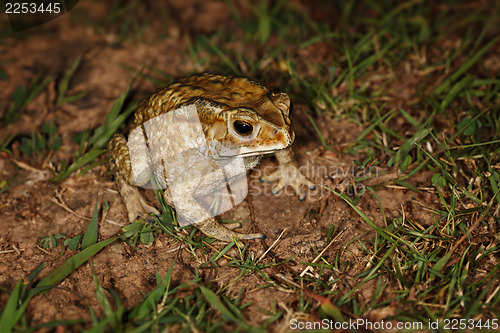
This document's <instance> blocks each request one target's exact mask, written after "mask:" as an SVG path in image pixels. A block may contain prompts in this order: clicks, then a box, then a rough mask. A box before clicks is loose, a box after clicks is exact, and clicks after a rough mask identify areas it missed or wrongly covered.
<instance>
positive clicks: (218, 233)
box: [194, 217, 266, 243]
mask: <svg viewBox="0 0 500 333" xmlns="http://www.w3.org/2000/svg"><path fill="white" fill-rule="evenodd" d="M194 226H195V227H196V228H197V229H198V230H200V231H201V232H203V233H204V234H205V235H207V236H210V237H212V238H215V239H218V240H220V241H223V242H226V243H230V242H232V241H234V240H236V241H238V240H240V239H266V236H264V235H263V234H240V233H237V232H234V231H232V230H229V229H227V228H226V227H224V226H222V225H220V224H219V223H218V222H217V221H216V220H215V218H213V217H211V218H209V219H208V220H205V221H203V222H200V223H197V224H195V225H194Z"/></svg>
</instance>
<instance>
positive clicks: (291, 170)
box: [260, 165, 316, 201]
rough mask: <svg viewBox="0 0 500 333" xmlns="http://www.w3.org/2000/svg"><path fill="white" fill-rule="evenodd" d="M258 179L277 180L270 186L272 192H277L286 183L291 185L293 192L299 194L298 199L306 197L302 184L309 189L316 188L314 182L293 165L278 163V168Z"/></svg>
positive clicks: (302, 199)
mask: <svg viewBox="0 0 500 333" xmlns="http://www.w3.org/2000/svg"><path fill="white" fill-rule="evenodd" d="M260 179H261V180H262V181H268V182H274V181H278V183H277V184H275V185H274V186H273V188H272V192H273V194H278V193H279V192H280V191H281V190H282V189H283V188H284V187H285V186H287V185H289V186H291V187H292V188H293V190H294V191H295V193H297V195H298V196H299V200H300V201H304V200H305V199H306V194H305V192H304V191H303V190H302V185H306V186H307V187H308V188H309V189H310V190H314V189H315V188H316V184H314V183H313V182H312V181H310V180H309V179H307V177H306V176H304V175H303V174H302V172H300V170H299V168H298V167H296V166H295V165H290V166H281V165H280V166H279V167H278V169H277V170H276V171H274V172H273V173H271V174H270V175H269V176H262V177H261V178H260Z"/></svg>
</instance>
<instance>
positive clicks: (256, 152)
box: [218, 147, 286, 159]
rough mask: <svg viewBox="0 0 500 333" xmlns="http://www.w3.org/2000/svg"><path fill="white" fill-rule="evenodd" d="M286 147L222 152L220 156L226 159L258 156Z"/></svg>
mask: <svg viewBox="0 0 500 333" xmlns="http://www.w3.org/2000/svg"><path fill="white" fill-rule="evenodd" d="M285 148H286V147H282V148H278V149H277V148H270V149H266V150H254V151H246V152H245V151H243V152H239V153H237V154H224V153H220V154H218V156H219V157H220V158H221V159H225V158H237V157H250V156H257V155H265V154H271V153H274V152H277V151H278V150H281V149H285Z"/></svg>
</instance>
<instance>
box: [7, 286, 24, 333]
mask: <svg viewBox="0 0 500 333" xmlns="http://www.w3.org/2000/svg"><path fill="white" fill-rule="evenodd" d="M21 293H22V283H21V280H19V281H17V283H16V286H15V287H14V290H13V291H12V293H11V294H10V297H9V300H8V301H7V304H6V305H5V308H4V309H3V311H2V316H0V332H5V333H9V332H12V328H14V325H16V323H17V321H18V320H19V318H20V317H19V318H17V314H18V313H19V311H18V309H17V306H18V303H19V301H20V298H21ZM25 303H26V304H27V303H28V302H25ZM20 313H21V314H22V311H21V312H20Z"/></svg>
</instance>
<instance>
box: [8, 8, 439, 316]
mask: <svg viewBox="0 0 500 333" xmlns="http://www.w3.org/2000/svg"><path fill="white" fill-rule="evenodd" d="M185 2H186V1H182V3H185ZM179 3H180V2H179ZM200 3H201V2H200ZM222 3H223V2H218V1H208V2H206V3H205V4H204V5H203V6H206V8H203V10H200V12H204V13H211V12H217V13H218V14H217V15H208V14H206V15H201V16H198V17H197V19H196V20H194V22H196V23H193V24H187V23H186V22H193V17H194V16H195V15H197V14H196V13H194V12H193V13H191V12H189V11H186V12H183V14H182V15H179V17H176V18H174V19H172V20H170V21H169V22H168V24H167V25H166V26H163V25H162V22H161V21H160V20H155V21H153V22H152V23H151V24H150V25H149V26H148V27H147V32H146V33H144V34H143V35H142V36H141V37H140V38H135V39H134V38H133V39H131V40H129V41H124V42H121V41H120V42H118V40H119V36H118V34H119V32H117V31H115V30H113V29H110V30H109V31H96V29H95V28H94V27H93V26H92V25H90V24H88V23H87V22H88V21H90V20H93V21H97V22H102V21H103V20H104V19H105V17H106V15H107V13H108V12H109V10H110V9H109V5H104V4H102V3H100V2H97V1H91V2H87V1H81V2H80V3H79V4H78V5H77V7H75V8H74V9H73V10H72V11H71V12H70V13H68V14H66V15H64V16H62V17H60V18H58V19H56V20H54V21H51V22H48V23H46V24H44V25H42V26H39V27H36V28H33V29H32V30H31V31H30V32H29V33H28V34H24V33H19V34H14V35H12V37H8V38H4V39H3V42H2V44H1V45H0V62H4V63H8V65H6V66H5V67H4V68H5V71H6V73H7V74H8V76H9V79H8V81H0V86H1V89H0V101H2V104H3V107H4V108H6V106H7V105H8V103H9V102H8V101H9V98H10V96H11V95H12V94H13V92H14V90H15V88H16V87H17V86H22V85H29V84H30V83H31V82H32V80H33V78H35V77H36V76H38V75H39V74H42V73H43V75H47V76H53V77H61V76H62V75H63V73H64V71H66V69H67V68H69V67H70V65H71V63H72V62H73V61H74V59H75V58H76V57H77V56H78V55H81V54H83V60H82V63H81V67H80V68H79V69H78V71H77V72H76V75H75V77H74V79H73V81H72V82H71V90H70V93H76V92H80V91H87V92H88V94H87V96H86V97H85V98H83V99H80V100H78V101H76V102H74V103H66V104H63V105H62V106H55V103H54V100H55V99H56V85H57V81H55V82H52V83H50V84H49V86H48V88H47V89H45V90H44V91H43V92H42V93H41V94H40V95H39V96H38V97H37V98H36V99H35V100H34V101H33V102H32V103H30V104H29V105H28V106H27V108H26V109H25V111H24V112H23V113H22V115H21V116H20V118H19V119H18V120H17V121H16V122H15V123H13V124H11V125H8V126H7V127H5V126H4V127H3V128H0V132H4V131H7V132H8V133H16V132H22V133H26V134H29V133H32V132H33V131H34V130H40V126H41V125H42V124H43V123H45V122H49V121H52V122H54V123H55V124H56V126H57V129H58V133H59V134H60V135H61V137H62V146H61V148H59V149H58V150H57V151H55V152H53V153H50V154H49V153H44V154H37V155H35V156H34V157H27V156H26V155H23V154H22V153H21V152H20V151H19V143H18V142H14V143H13V145H12V151H13V152H14V156H10V155H8V154H1V155H0V180H6V179H12V178H14V183H13V184H14V186H12V187H11V188H10V189H9V190H7V191H5V192H3V193H0V216H1V219H0V250H1V251H0V263H1V265H0V287H2V288H5V289H6V290H12V289H13V288H14V286H15V284H16V281H17V280H19V279H22V280H24V281H26V280H27V276H28V274H29V273H30V272H31V271H32V270H34V269H35V268H36V267H37V266H38V265H39V264H40V263H42V262H46V263H48V265H47V268H46V269H44V270H43V271H42V272H41V274H40V277H44V276H46V275H47V274H48V273H49V272H50V271H51V270H52V269H53V268H55V267H57V266H58V265H60V264H61V263H62V262H64V260H66V259H67V258H68V257H70V256H71V255H72V254H73V252H72V251H70V250H67V249H66V250H65V248H64V247H63V246H62V242H60V244H59V246H58V247H57V248H55V249H44V248H42V247H40V246H39V242H40V239H41V238H42V237H43V236H47V235H53V234H58V233H65V234H67V237H70V236H73V235H76V234H81V233H83V232H84V231H85V229H86V227H87V225H88V222H89V218H90V216H91V215H92V212H93V209H94V206H95V204H96V200H97V199H98V198H99V200H100V201H101V202H108V203H109V205H110V208H109V211H108V212H107V215H106V218H105V219H104V220H103V221H102V222H101V224H100V226H99V236H100V239H105V238H108V237H110V236H112V235H114V234H116V233H117V232H118V231H120V229H121V227H122V226H124V225H125V224H126V223H127V214H126V210H125V207H124V205H123V204H122V202H121V199H120V197H119V195H118V193H117V191H116V186H115V184H114V182H113V179H112V177H111V174H110V172H109V167H108V165H106V164H105V165H101V166H98V167H95V168H94V169H92V170H91V171H89V172H87V173H86V174H84V175H83V176H81V177H77V176H76V174H73V175H72V176H71V177H70V178H69V179H67V180H66V181H64V182H63V183H62V184H54V183H52V182H50V181H48V179H49V178H50V177H51V173H50V172H47V170H51V169H52V170H53V169H57V168H58V166H59V165H60V163H61V161H70V160H71V158H72V157H73V156H74V153H75V152H76V151H77V149H78V145H77V144H76V143H75V142H74V141H73V139H72V138H73V136H74V135H75V134H76V133H79V132H81V131H83V130H86V129H94V128H96V127H98V126H99V125H101V124H102V123H104V121H105V117H106V114H107V112H108V111H109V110H110V108H111V105H112V103H113V101H114V100H115V99H116V98H117V97H118V96H119V95H120V94H121V93H122V92H123V91H124V90H125V89H126V87H127V86H128V84H129V82H130V81H131V80H132V79H133V77H134V73H132V72H131V71H128V70H126V69H125V68H124V66H122V64H124V65H127V66H130V67H132V68H140V67H141V66H143V64H149V65H153V66H155V67H157V68H160V69H161V70H163V71H165V72H166V73H168V74H169V75H172V76H174V77H176V76H182V75H185V74H186V73H193V72H202V71H210V68H208V67H204V66H203V65H200V64H196V63H193V61H192V60H191V59H190V58H189V56H188V46H187V43H186V36H188V35H189V36H193V35H194V34H203V33H210V32H211V31H213V30H214V29H215V27H220V25H221V24H224V22H225V20H226V19H227V18H228V17H229V16H230V13H229V11H228V10H227V8H226V7H225V6H223V5H222ZM170 6H171V8H174V9H175V8H176V7H175V6H179V4H178V3H177V2H176V1H172V2H171V5H170ZM140 15H141V12H140V11H139V13H138V16H140ZM4 23H5V22H4ZM4 26H5V24H4ZM187 27H189V28H187ZM304 52H306V51H304ZM311 57H313V56H311ZM264 84H266V85H267V86H269V87H270V88H276V86H273V85H275V84H276V83H275V82H264ZM155 88H156V87H155V85H154V84H153V83H151V82H150V81H147V80H144V79H139V81H138V82H136V84H135V85H134V88H133V96H132V98H133V99H141V98H144V97H146V96H147V95H148V93H150V92H152V91H153V90H154V89H155ZM306 112H308V113H311V112H310V110H309V109H308V107H307V106H305V105H301V104H300V103H296V105H295V109H294V113H293V122H294V124H295V131H296V133H297V140H296V142H295V143H294V149H295V151H296V154H297V156H298V158H299V161H300V164H301V165H303V166H305V167H306V168H307V171H308V174H309V176H310V177H311V178H312V179H313V180H314V181H316V182H318V183H320V184H323V185H330V186H337V188H339V189H343V190H344V191H347V188H348V187H347V185H348V184H349V182H350V180H351V178H352V172H353V170H354V169H353V168H354V164H353V159H355V158H356V159H359V156H349V155H347V156H346V155H338V154H334V153H332V152H330V151H325V150H324V149H323V148H321V143H320V141H319V139H318V136H317V135H316V133H315V130H314V129H313V127H312V126H310V122H309V120H308V118H307V116H306ZM311 114H312V113H311ZM316 120H317V123H318V124H320V130H321V132H322V133H323V135H324V137H325V139H326V140H327V141H328V142H331V143H334V144H337V145H338V146H339V147H343V146H347V145H349V144H350V143H351V142H353V141H354V140H355V138H356V137H357V135H359V134H360V133H361V132H362V131H363V128H360V127H358V126H357V125H354V124H353V123H350V122H347V121H340V122H338V121H333V120H331V118H329V117H327V116H324V117H323V118H321V119H316ZM276 164H277V163H276V160H275V159H274V158H272V157H270V158H266V159H265V160H263V162H262V163H261V164H260V166H259V167H258V168H257V169H256V170H255V171H254V172H253V173H252V174H251V175H250V192H251V196H250V197H249V198H248V199H247V200H246V201H245V202H243V203H242V204H240V205H239V206H238V207H236V208H235V209H233V210H231V211H229V212H227V213H225V214H224V215H223V216H222V217H223V218H227V219H233V220H239V221H250V222H249V223H245V226H244V229H243V230H252V231H253V232H261V233H264V234H265V235H267V237H268V238H267V240H266V241H265V244H267V246H270V245H271V244H273V242H274V241H275V240H277V239H278V237H280V235H281V238H280V240H279V241H278V242H277V244H276V245H275V246H274V247H273V249H272V256H273V257H274V258H275V259H276V260H285V259H289V258H291V257H294V259H293V261H292V262H291V265H289V268H290V270H291V271H292V272H293V274H294V275H298V274H300V273H301V272H302V271H303V270H304V269H305V268H306V266H305V265H303V264H301V262H311V261H312V260H314V258H315V257H316V256H317V252H315V251H314V250H313V249H315V250H316V251H318V252H319V251H320V250H322V249H324V248H325V246H326V245H327V243H326V240H325V239H326V238H325V234H326V232H327V230H328V228H329V227H330V226H331V225H334V226H335V230H336V234H338V233H340V237H339V238H338V239H337V240H336V241H335V242H334V243H333V244H332V245H331V246H330V247H329V248H328V249H327V250H326V252H325V255H324V256H325V258H332V259H333V258H334V257H335V256H336V255H338V254H340V256H341V257H342V260H343V265H342V267H343V269H344V270H343V271H340V272H336V271H324V272H323V276H322V278H323V279H324V280H325V281H327V280H328V279H330V278H334V277H338V276H340V275H343V276H345V277H346V278H345V279H343V280H342V284H337V285H335V288H337V289H338V290H339V293H340V294H342V293H343V291H348V290H351V288H352V287H353V286H355V285H357V283H359V281H360V279H357V278H355V277H354V276H355V275H356V274H358V273H360V272H363V271H364V270H366V267H367V264H368V261H369V259H370V258H367V257H365V256H364V253H365V252H364V251H363V250H362V249H361V245H360V243H359V242H356V241H353V240H355V239H359V240H361V241H363V242H366V243H367V244H371V243H372V242H373V238H374V232H373V231H372V230H371V229H370V228H369V227H368V226H367V225H366V224H365V223H362V222H361V220H360V217H359V215H357V214H356V213H355V212H354V211H353V210H352V209H351V208H350V207H349V206H348V205H347V204H346V203H345V202H343V201H342V200H340V199H339V198H338V197H336V196H334V195H332V194H331V193H329V192H328V191H326V190H324V189H322V188H319V190H316V191H310V192H309V193H308V197H307V199H306V200H305V201H304V202H299V200H298V199H297V197H296V196H295V195H293V194H292V193H288V192H285V193H281V194H279V195H272V194H270V185H269V184H266V183H260V182H258V181H256V180H257V176H258V175H259V174H260V173H261V172H269V171H270V170H271V168H272V167H274V166H276ZM383 171H385V170H382V169H373V170H372V172H383ZM387 177H391V176H387ZM376 182H381V179H377V180H376ZM409 182H410V183H411V184H412V185H414V186H417V187H426V186H430V177H429V176H426V175H425V173H424V174H420V175H419V176H418V178H412V179H410V180H409ZM360 190H361V189H360ZM425 193H426V194H425V195H424V194H422V195H418V194H415V193H410V192H407V191H405V190H403V189H401V188H397V187H393V188H390V187H384V188H379V189H378V190H377V194H378V196H379V198H380V201H381V205H382V206H383V207H384V210H385V213H386V218H387V219H388V220H390V219H392V218H394V217H397V216H400V215H401V211H402V210H404V212H405V213H406V214H407V215H408V216H409V217H411V218H412V219H413V220H414V221H418V223H420V224H421V225H423V226H426V225H429V224H430V223H432V222H433V216H432V214H431V213H430V212H429V211H427V210H424V209H422V207H433V206H435V205H437V204H438V198H437V197H436V196H434V195H433V194H432V192H428V191H426V192H425ZM151 198H152V196H151ZM358 204H359V207H361V208H362V210H363V212H365V213H366V214H367V215H368V216H369V217H370V218H371V219H373V220H374V221H375V222H376V223H377V224H378V225H380V226H383V225H384V220H383V218H382V214H381V210H380V207H379V204H378V202H377V200H376V199H375V197H374V196H373V195H372V194H370V193H366V194H365V195H364V196H363V197H362V200H360V201H359V203H358ZM215 246H216V247H220V246H222V244H218V243H216V244H215ZM264 251H265V247H264V246H263V243H262V242H261V241H251V242H250V252H251V253H253V254H254V255H255V257H260V256H262V254H263V253H264ZM212 254H213V252H211V250H209V249H207V250H205V251H201V250H199V251H197V252H196V257H194V256H193V254H192V253H191V252H190V251H188V249H186V247H185V246H184V245H183V244H182V243H179V242H177V241H175V240H173V239H172V238H170V237H168V236H167V235H166V234H162V235H157V236H156V238H155V242H154V243H153V244H151V245H149V246H145V245H138V246H137V247H136V248H130V247H128V246H127V245H125V244H123V243H118V242H117V243H115V244H113V245H111V246H108V247H106V248H105V249H104V250H103V251H102V252H100V253H99V254H97V255H96V256H95V257H94V258H93V259H92V260H93V262H94V266H95V271H96V273H97V276H98V278H99V279H100V281H101V283H102V285H103V286H104V287H105V288H110V289H113V290H115V291H116V292H117V293H118V294H119V295H120V297H121V299H122V301H123V302H124V305H125V306H131V305H134V304H136V303H137V302H138V301H139V300H140V299H141V297H142V293H145V292H148V291H150V290H151V289H152V288H154V287H155V272H156V271H158V272H159V273H160V275H162V276H163V275H165V273H166V272H167V270H168V269H169V268H170V265H171V264H172V262H173V261H174V260H175V261H176V265H175V267H174V271H173V277H172V281H173V283H174V284H180V283H182V282H185V281H189V280H191V279H193V278H194V276H195V268H197V270H198V274H199V275H200V276H201V277H202V278H203V280H204V281H211V282H210V283H208V282H207V283H208V284H209V285H210V286H211V287H212V290H217V288H218V287H222V286H226V285H227V284H228V283H229V282H230V281H232V280H233V279H234V278H235V277H236V276H237V275H238V274H239V270H238V269H235V268H230V267H226V266H224V263H225V260H226V259H224V258H222V259H220V260H219V264H220V267H214V266H210V265H209V266H207V265H203V263H205V262H206V260H207V259H208V258H210V256H211V255H212ZM270 255H271V254H269V255H268V256H267V258H266V260H269V256H270ZM316 273H317V272H315V271H314V270H312V274H316ZM269 274H271V276H273V273H272V271H269ZM266 283H267V281H265V280H264V279H263V277H262V276H260V275H258V274H251V275H248V276H245V277H244V278H243V279H240V280H238V282H237V283H236V284H233V285H232V286H231V287H230V289H229V292H228V295H231V294H232V293H234V295H236V293H237V292H238V291H239V290H240V289H241V288H243V289H244V290H245V294H244V295H245V296H244V302H253V304H258V307H254V306H251V307H249V308H247V309H246V310H245V311H247V313H248V314H249V316H248V318H251V320H252V321H253V323H254V324H256V325H259V324H262V323H263V322H264V321H265V320H266V319H267V315H265V314H264V313H263V312H262V311H261V310H259V308H261V309H267V310H271V308H272V305H273V304H277V305H278V306H279V307H280V308H286V309H293V310H294V311H296V309H297V303H298V301H299V298H300V294H299V293H297V292H288V291H285V290H282V289H280V288H272V287H270V288H263V289H259V288H258V287H259V286H260V285H263V284H266ZM373 283H375V281H373ZM60 287H61V289H54V290H52V291H50V292H49V293H47V294H45V295H42V296H37V297H36V298H34V299H33V300H32V301H31V302H30V304H29V306H28V309H27V311H26V313H27V318H28V321H29V323H30V324H31V325H36V324H40V323H43V322H48V321H53V320H63V319H72V318H85V319H87V320H90V313H89V310H88V306H89V305H90V306H92V308H94V309H95V310H96V311H97V312H99V305H98V302H97V299H96V296H95V289H94V285H93V280H92V275H91V270H90V267H89V265H88V264H84V265H83V266H82V267H80V268H79V269H78V270H76V271H75V272H74V273H73V274H71V275H70V276H69V277H68V278H66V279H65V280H64V282H63V283H62V284H61V285H60ZM372 287H374V285H373V284H371V283H368V284H366V285H364V287H363V288H361V289H359V290H357V291H356V295H357V297H358V298H359V299H360V302H361V301H362V300H365V301H366V300H369V299H370V298H371V296H372V295H373V292H374V289H375V288H372ZM6 300H7V294H6V293H2V294H0V308H1V307H3V306H4V305H5V302H6ZM250 314H251V315H250ZM372 315H373V316H374V317H377V316H379V315H381V314H377V313H376V312H375V311H374V312H373V314H372Z"/></svg>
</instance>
